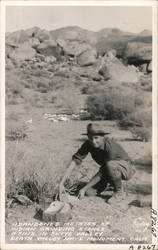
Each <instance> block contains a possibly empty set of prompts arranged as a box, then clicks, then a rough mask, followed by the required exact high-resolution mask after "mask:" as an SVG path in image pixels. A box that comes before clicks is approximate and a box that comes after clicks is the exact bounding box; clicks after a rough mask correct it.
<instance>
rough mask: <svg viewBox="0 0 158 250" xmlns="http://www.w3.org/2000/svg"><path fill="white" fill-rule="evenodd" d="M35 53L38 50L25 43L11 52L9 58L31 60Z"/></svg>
mask: <svg viewBox="0 0 158 250" xmlns="http://www.w3.org/2000/svg"><path fill="white" fill-rule="evenodd" d="M35 55H36V50H35V49H33V48H31V47H29V46H28V45H27V44H24V45H21V46H19V47H18V48H16V49H14V50H13V51H12V52H11V53H9V58H11V59H13V60H15V61H22V60H31V59H32V58H33V57H34V56H35Z"/></svg>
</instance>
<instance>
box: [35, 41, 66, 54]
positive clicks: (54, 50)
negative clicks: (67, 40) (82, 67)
mask: <svg viewBox="0 0 158 250" xmlns="http://www.w3.org/2000/svg"><path fill="white" fill-rule="evenodd" d="M37 51H38V52H39V53H40V54H42V55H45V56H54V57H56V58H59V57H60V55H61V52H62V49H61V47H60V46H58V45H57V43H56V42H55V41H54V40H46V41H44V42H43V43H41V44H40V45H39V46H38V47H37Z"/></svg>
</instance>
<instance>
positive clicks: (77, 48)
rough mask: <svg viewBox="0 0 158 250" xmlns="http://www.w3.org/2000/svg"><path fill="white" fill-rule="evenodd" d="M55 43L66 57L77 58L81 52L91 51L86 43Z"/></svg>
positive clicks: (60, 40)
mask: <svg viewBox="0 0 158 250" xmlns="http://www.w3.org/2000/svg"><path fill="white" fill-rule="evenodd" d="M57 43H58V44H59V45H60V46H61V47H62V48H63V51H64V54H65V55H68V56H78V55H79V54H81V53H82V52H84V51H86V50H89V49H92V47H91V45H90V44H88V43H86V42H79V41H67V40H63V39H57Z"/></svg>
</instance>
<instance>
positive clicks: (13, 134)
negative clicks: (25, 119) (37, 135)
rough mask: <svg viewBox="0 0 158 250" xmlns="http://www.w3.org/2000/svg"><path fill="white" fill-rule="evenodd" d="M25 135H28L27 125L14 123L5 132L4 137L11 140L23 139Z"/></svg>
mask: <svg viewBox="0 0 158 250" xmlns="http://www.w3.org/2000/svg"><path fill="white" fill-rule="evenodd" d="M27 136H28V133H27V126H26V125H25V124H24V125H16V126H14V127H12V128H10V129H8V131H7V133H6V138H7V139H8V140H11V141H16V140H24V139H25V138H26V137H27Z"/></svg>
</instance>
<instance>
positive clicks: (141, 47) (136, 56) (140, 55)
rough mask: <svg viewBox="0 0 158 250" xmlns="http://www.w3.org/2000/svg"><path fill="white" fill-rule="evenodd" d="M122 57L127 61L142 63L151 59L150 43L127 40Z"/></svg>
mask: <svg viewBox="0 0 158 250" xmlns="http://www.w3.org/2000/svg"><path fill="white" fill-rule="evenodd" d="M124 57H125V58H127V59H128V61H129V62H132V61H133V62H137V64H139V62H140V63H141V62H142V63H144V62H148V61H150V60H151V59H152V44H151V43H142V42H129V43H128V44H127V46H126V48H125V50H124Z"/></svg>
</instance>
